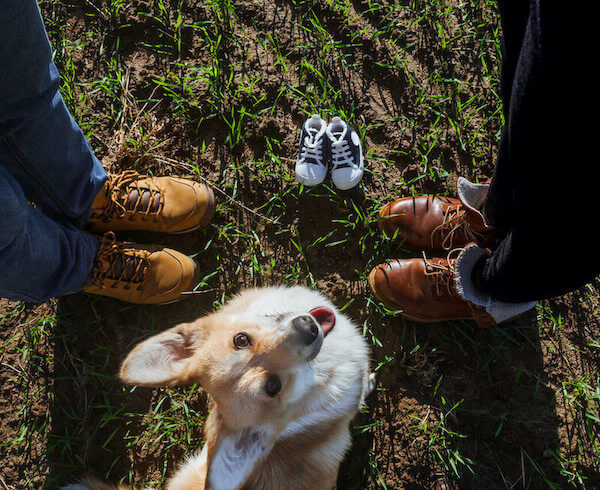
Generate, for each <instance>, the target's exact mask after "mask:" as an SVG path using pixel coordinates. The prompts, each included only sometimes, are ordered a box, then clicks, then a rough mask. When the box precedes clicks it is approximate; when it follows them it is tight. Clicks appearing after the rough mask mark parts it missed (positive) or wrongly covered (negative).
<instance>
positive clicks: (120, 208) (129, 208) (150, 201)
mask: <svg viewBox="0 0 600 490" xmlns="http://www.w3.org/2000/svg"><path fill="white" fill-rule="evenodd" d="M106 195H107V197H108V203H107V205H106V207H104V208H103V209H102V210H99V211H98V214H95V217H97V218H101V219H103V220H104V221H105V222H108V221H110V220H111V219H113V217H114V216H117V217H122V216H124V215H125V214H127V213H131V214H132V215H131V217H130V218H129V219H134V218H135V215H140V214H141V220H142V221H146V220H147V219H151V218H153V219H154V220H155V221H156V219H157V217H158V215H159V214H160V213H161V211H162V208H163V205H164V198H163V194H162V191H160V190H158V189H154V188H152V186H148V185H144V183H143V182H142V183H141V182H140V175H139V174H138V173H137V172H136V171H134V170H126V171H124V172H122V173H120V174H117V175H115V176H113V177H111V178H110V179H109V181H108V186H107V189H106Z"/></svg>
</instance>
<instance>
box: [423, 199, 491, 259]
mask: <svg viewBox="0 0 600 490" xmlns="http://www.w3.org/2000/svg"><path fill="white" fill-rule="evenodd" d="M461 231H462V233H464V235H465V237H466V238H467V241H469V242H479V241H480V240H482V239H483V238H484V234H483V233H479V232H477V231H475V230H473V228H472V227H471V225H470V224H469V221H468V219H467V213H466V212H465V211H463V209H462V205H460V204H457V205H455V206H448V208H447V209H446V211H444V216H443V218H442V224H440V225H438V226H437V227H436V228H435V229H434V230H433V232H432V233H431V248H436V246H435V236H436V235H437V234H440V235H441V236H442V237H443V240H442V249H444V250H450V249H451V248H452V245H453V242H454V236H455V234H456V233H457V232H461Z"/></svg>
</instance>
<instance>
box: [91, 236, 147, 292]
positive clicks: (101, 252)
mask: <svg viewBox="0 0 600 490" xmlns="http://www.w3.org/2000/svg"><path fill="white" fill-rule="evenodd" d="M149 270H150V266H149V264H148V261H147V260H146V259H145V258H144V257H143V256H140V255H135V254H132V253H131V251H130V249H129V251H128V249H127V248H126V247H125V245H124V244H123V243H122V242H118V241H117V240H116V238H115V234H114V233H113V232H112V231H109V232H108V233H105V234H104V236H103V237H102V240H101V242H100V247H99V249H98V253H97V255H96V262H95V264H94V269H93V271H92V284H94V285H96V286H99V287H106V286H108V287H112V288H116V287H118V285H119V284H121V283H124V286H123V287H124V289H131V287H132V286H135V287H136V288H137V289H138V290H140V289H141V288H142V284H143V282H144V280H145V279H146V276H147V275H148V271H149Z"/></svg>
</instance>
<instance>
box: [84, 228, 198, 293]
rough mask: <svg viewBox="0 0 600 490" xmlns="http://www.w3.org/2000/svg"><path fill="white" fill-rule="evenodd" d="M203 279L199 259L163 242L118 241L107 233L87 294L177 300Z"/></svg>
mask: <svg viewBox="0 0 600 490" xmlns="http://www.w3.org/2000/svg"><path fill="white" fill-rule="evenodd" d="M198 281H199V270H198V266H197V264H196V262H195V261H194V260H192V259H190V258H189V257H188V256H187V255H184V254H182V253H180V252H177V251H175V250H171V249H169V248H165V247H162V246H160V245H137V244H134V243H126V242H118V241H116V240H115V235H114V234H113V233H112V232H109V233H106V234H105V235H104V236H103V237H102V239H101V242H100V248H99V249H98V254H97V255H96V260H95V263H94V269H93V271H92V281H91V283H90V284H89V285H88V286H86V287H85V288H84V291H85V292H86V293H92V294H99V295H102V296H110V297H111V298H115V299H120V300H121V301H127V302H129V303H138V304H159V303H161V304H164V303H173V302H175V301H179V300H180V299H183V297H185V296H186V295H188V294H192V291H193V289H194V287H196V285H197V284H198Z"/></svg>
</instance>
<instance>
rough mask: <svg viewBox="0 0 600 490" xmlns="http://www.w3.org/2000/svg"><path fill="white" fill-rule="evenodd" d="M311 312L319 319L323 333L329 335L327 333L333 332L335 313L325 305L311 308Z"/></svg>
mask: <svg viewBox="0 0 600 490" xmlns="http://www.w3.org/2000/svg"><path fill="white" fill-rule="evenodd" d="M310 314H311V315H312V316H313V317H314V319H315V320H317V323H318V324H319V325H321V328H322V329H323V335H324V336H325V337H327V334H328V333H329V332H331V329H332V328H333V327H334V325H335V313H334V312H333V311H332V310H330V309H329V308H326V307H325V306H319V307H318V308H315V309H314V310H311V311H310Z"/></svg>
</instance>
